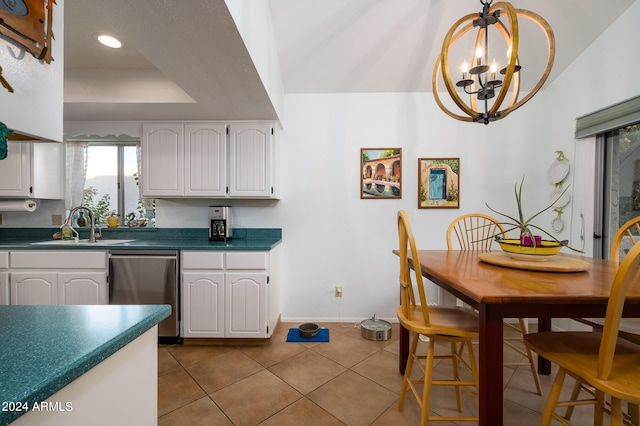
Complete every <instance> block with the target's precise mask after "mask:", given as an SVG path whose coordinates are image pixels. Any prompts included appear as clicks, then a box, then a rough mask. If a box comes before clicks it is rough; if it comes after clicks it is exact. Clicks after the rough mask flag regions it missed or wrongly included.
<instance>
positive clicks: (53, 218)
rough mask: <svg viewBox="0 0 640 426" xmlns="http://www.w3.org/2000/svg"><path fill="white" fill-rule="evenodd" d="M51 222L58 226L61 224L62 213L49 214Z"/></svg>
mask: <svg viewBox="0 0 640 426" xmlns="http://www.w3.org/2000/svg"><path fill="white" fill-rule="evenodd" d="M51 224H52V225H57V226H60V225H62V215H61V214H52V215H51Z"/></svg>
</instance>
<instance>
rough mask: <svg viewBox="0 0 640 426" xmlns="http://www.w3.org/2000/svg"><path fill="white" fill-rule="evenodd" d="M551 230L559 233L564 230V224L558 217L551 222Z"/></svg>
mask: <svg viewBox="0 0 640 426" xmlns="http://www.w3.org/2000/svg"><path fill="white" fill-rule="evenodd" d="M551 228H552V229H553V231H554V232H560V231H562V230H563V229H564V222H563V220H562V219H560V216H558V217H556V218H555V219H553V220H552V221H551Z"/></svg>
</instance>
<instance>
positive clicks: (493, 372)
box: [393, 250, 640, 425]
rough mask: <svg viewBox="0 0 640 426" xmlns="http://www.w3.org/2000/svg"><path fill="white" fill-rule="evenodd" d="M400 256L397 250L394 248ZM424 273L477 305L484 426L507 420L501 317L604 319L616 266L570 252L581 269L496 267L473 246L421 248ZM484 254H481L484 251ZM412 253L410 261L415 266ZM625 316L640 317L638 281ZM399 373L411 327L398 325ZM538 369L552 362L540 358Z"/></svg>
mask: <svg viewBox="0 0 640 426" xmlns="http://www.w3.org/2000/svg"><path fill="white" fill-rule="evenodd" d="M393 253H394V254H396V255H398V254H399V252H398V250H393ZM418 256H419V262H420V267H421V269H422V275H423V276H424V277H425V278H427V279H428V280H430V281H432V282H433V283H435V284H437V285H438V286H440V287H441V288H442V289H444V290H446V291H447V292H449V293H451V294H452V295H454V296H455V297H457V298H458V299H460V300H462V301H463V302H465V303H467V304H468V305H470V306H472V307H473V308H475V309H477V310H478V316H479V348H478V357H479V360H478V361H479V362H478V368H479V376H480V377H479V417H480V421H479V424H480V425H500V424H503V422H502V420H503V396H502V395H503V383H502V369H503V359H502V355H503V354H502V351H503V320H504V319H505V318H538V329H539V330H550V329H551V319H552V318H581V317H590V318H604V316H605V312H606V307H607V300H608V297H609V293H610V289H611V284H612V282H613V277H614V275H615V272H616V270H617V265H616V264H614V263H610V262H609V261H606V260H603V259H595V258H590V257H584V256H576V255H569V254H559V255H558V256H567V257H566V258H565V259H564V260H567V261H573V262H575V261H580V262H587V264H588V265H587V266H586V268H585V269H586V270H584V271H579V272H556V271H534V270H527V269H518V268H514V267H505V266H498V265H496V264H493V263H486V262H484V261H481V260H480V259H479V257H478V256H479V253H478V252H475V251H456V250H419V251H418ZM480 256H481V257H482V255H481V253H480ZM413 262H414V261H413V259H412V258H411V255H410V254H409V265H410V266H411V267H412V268H413V264H414V263H413ZM623 316H624V317H640V282H637V283H635V284H633V285H632V286H631V287H630V289H629V292H628V294H627V299H626V303H625V308H624V311H623ZM399 345H400V357H399V358H400V365H399V368H400V373H401V374H404V369H405V366H406V361H407V356H408V353H409V332H408V330H406V329H404V328H402V327H401V330H400V338H399ZM538 368H539V371H540V372H541V373H542V374H549V373H550V371H551V367H550V364H549V363H548V361H546V360H544V359H539V364H538Z"/></svg>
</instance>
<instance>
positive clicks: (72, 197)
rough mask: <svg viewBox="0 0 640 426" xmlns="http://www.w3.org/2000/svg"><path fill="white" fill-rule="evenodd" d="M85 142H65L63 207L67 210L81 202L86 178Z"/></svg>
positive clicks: (86, 145) (86, 144)
mask: <svg viewBox="0 0 640 426" xmlns="http://www.w3.org/2000/svg"><path fill="white" fill-rule="evenodd" d="M88 146H89V144H88V143H87V142H66V144H65V149H66V157H67V158H66V160H67V161H66V172H67V174H66V180H65V196H64V207H65V209H67V210H71V209H72V208H74V207H76V206H79V205H81V204H82V198H83V193H84V183H85V180H86V178H87V147H88Z"/></svg>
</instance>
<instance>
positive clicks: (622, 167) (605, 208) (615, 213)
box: [593, 123, 640, 259]
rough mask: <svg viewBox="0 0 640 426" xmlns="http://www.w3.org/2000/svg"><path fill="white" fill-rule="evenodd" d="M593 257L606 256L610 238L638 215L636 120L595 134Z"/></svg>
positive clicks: (639, 153) (639, 142)
mask: <svg viewBox="0 0 640 426" xmlns="http://www.w3.org/2000/svg"><path fill="white" fill-rule="evenodd" d="M596 162H597V165H596V166H597V167H596V185H595V186H596V198H595V199H596V205H595V216H594V218H595V221H594V225H595V226H594V228H595V229H594V238H595V242H594V253H593V255H594V257H601V258H604V259H608V258H609V249H610V246H611V238H612V237H613V235H614V234H615V233H616V231H617V230H618V228H620V226H621V225H623V224H624V223H626V222H627V221H628V220H629V219H632V218H634V217H636V216H639V215H640V123H636V124H632V125H629V126H625V127H622V128H619V129H615V130H613V131H609V132H606V133H604V134H601V135H598V137H597V154H596Z"/></svg>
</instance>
